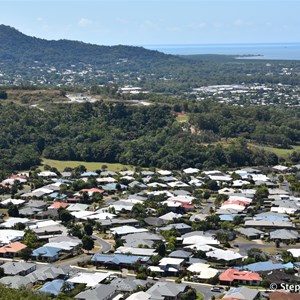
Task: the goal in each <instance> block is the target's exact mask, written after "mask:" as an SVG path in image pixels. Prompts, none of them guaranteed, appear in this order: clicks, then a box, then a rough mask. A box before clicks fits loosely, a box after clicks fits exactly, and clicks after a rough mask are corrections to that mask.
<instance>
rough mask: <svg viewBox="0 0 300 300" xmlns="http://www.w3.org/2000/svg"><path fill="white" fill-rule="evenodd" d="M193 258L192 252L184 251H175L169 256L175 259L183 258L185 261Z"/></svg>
mask: <svg viewBox="0 0 300 300" xmlns="http://www.w3.org/2000/svg"><path fill="white" fill-rule="evenodd" d="M191 256H192V253H191V252H188V251H184V250H175V251H173V252H171V253H170V254H169V257H174V258H183V259H184V260H188V259H189V258H190V257H191Z"/></svg>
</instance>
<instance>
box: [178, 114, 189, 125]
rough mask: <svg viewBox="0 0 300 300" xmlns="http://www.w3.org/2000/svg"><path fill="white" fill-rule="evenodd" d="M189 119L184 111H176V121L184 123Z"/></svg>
mask: <svg viewBox="0 0 300 300" xmlns="http://www.w3.org/2000/svg"><path fill="white" fill-rule="evenodd" d="M188 120H189V116H188V115H187V114H185V113H178V114H177V116H176V121H177V122H179V123H186V122H187V121H188Z"/></svg>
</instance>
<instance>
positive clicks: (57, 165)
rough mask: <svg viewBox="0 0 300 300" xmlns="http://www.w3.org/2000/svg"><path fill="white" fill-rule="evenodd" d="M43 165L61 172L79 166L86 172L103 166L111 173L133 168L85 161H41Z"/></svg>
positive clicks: (132, 168)
mask: <svg viewBox="0 0 300 300" xmlns="http://www.w3.org/2000/svg"><path fill="white" fill-rule="evenodd" d="M42 164H43V165H49V166H51V167H53V168H57V170H58V171H60V172H62V171H63V170H64V168H66V167H70V168H75V167H77V166H79V165H83V166H85V167H86V169H87V170H88V171H95V170H101V167H102V166H103V165H106V166H107V170H110V171H113V172H119V171H122V170H125V169H127V170H134V167H133V166H128V165H122V164H109V163H105V162H85V161H73V160H72V161H71V160H70V161H63V160H54V159H45V158H43V159H42Z"/></svg>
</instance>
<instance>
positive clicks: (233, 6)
mask: <svg viewBox="0 0 300 300" xmlns="http://www.w3.org/2000/svg"><path fill="white" fill-rule="evenodd" d="M0 9H1V18H0V23H1V24H5V25H10V26H13V27H15V28H17V29H18V30H20V31H22V32H23V33H25V34H27V35H31V36H36V37H41V38H45V39H54V40H57V39H70V40H80V41H84V42H88V43H93V44H98V45H116V44H123V45H153V44H212V43H213V44H215V43H216V44H218V43H280V42H300V30H299V28H300V17H299V12H300V0H277V1H276V0H273V1H272V0H252V1H249V0H248V1H247V0H236V1H229V0H219V1H215V0H209V1H204V0H177V1H176V0H175V1H174V0H173V1H172V0H138V1H130V0H94V1H89V0H87V1H81V0H67V1H58V0H57V1H56V0H52V1H46V0H39V1H25V0H23V1H21V0H19V1H16V0H10V1H3V0H0Z"/></svg>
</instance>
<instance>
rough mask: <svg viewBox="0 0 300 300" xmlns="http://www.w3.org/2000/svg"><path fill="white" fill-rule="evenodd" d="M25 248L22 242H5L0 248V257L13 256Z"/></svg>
mask: <svg viewBox="0 0 300 300" xmlns="http://www.w3.org/2000/svg"><path fill="white" fill-rule="evenodd" d="M25 248H27V246H26V245H25V244H22V243H20V242H14V243H10V244H7V245H5V246H3V247H1V248H0V256H2V257H14V256H16V255H17V253H18V252H19V251H21V250H22V249H25Z"/></svg>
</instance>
